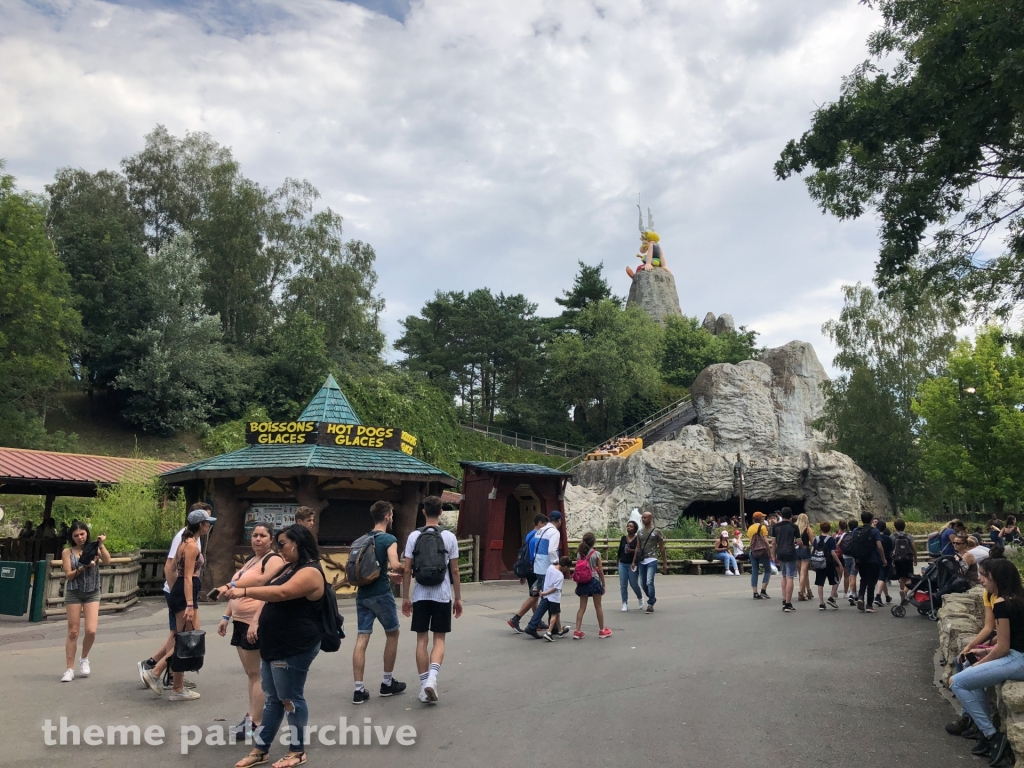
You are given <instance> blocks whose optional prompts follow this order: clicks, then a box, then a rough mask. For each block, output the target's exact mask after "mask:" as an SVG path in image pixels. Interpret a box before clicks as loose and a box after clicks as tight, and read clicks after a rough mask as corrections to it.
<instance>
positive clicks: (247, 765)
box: [235, 749, 267, 768]
mask: <svg viewBox="0 0 1024 768" xmlns="http://www.w3.org/2000/svg"><path fill="white" fill-rule="evenodd" d="M265 762H267V753H266V752H260V751H259V750H258V749H254V750H253V751H252V752H250V753H249V754H248V755H246V756H245V757H243V758H242V759H241V760H239V761H238V762H237V763H235V768H252V766H254V765H263V764H264V763H265Z"/></svg>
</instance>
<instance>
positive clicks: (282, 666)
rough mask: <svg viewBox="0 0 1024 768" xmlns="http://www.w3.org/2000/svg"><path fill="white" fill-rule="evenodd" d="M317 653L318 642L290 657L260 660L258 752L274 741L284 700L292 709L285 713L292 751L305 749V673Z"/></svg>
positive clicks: (307, 716)
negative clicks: (261, 703) (264, 698)
mask: <svg viewBox="0 0 1024 768" xmlns="http://www.w3.org/2000/svg"><path fill="white" fill-rule="evenodd" d="M318 653H320V643H316V644H315V645H313V647H312V648H310V649H309V650H308V651H303V652H302V653H299V654H296V655H295V656H289V657H288V658H287V659H281V660H280V661H266V660H264V661H261V662H260V679H261V681H262V683H263V695H264V697H266V703H265V704H264V705H263V720H262V721H261V724H260V727H259V729H257V731H256V748H257V749H258V750H260V751H261V752H269V751H270V745H271V744H273V743H274V739H275V738H276V736H277V729H278V728H280V727H281V720H282V719H283V718H284V716H285V714H286V711H285V708H284V702H285V701H290V702H291V703H292V711H291V712H287V715H288V728H289V729H290V730H291V745H290V746H289V750H290V751H292V752H305V751H306V741H305V739H306V723H308V722H309V710H308V709H307V708H306V698H305V693H304V688H305V687H306V674H307V673H308V672H309V666H310V664H312V663H313V659H315V658H316V655H317V654H318Z"/></svg>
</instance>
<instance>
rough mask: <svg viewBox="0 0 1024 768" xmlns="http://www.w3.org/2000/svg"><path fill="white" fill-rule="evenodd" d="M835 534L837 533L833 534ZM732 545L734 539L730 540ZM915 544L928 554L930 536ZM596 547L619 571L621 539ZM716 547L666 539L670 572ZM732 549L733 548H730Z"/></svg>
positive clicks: (574, 543)
mask: <svg viewBox="0 0 1024 768" xmlns="http://www.w3.org/2000/svg"><path fill="white" fill-rule="evenodd" d="M832 535H835V534H832ZM729 542H730V546H731V544H732V539H731V538H730V540H729ZM743 544H744V547H746V548H748V549H749V547H750V543H749V542H748V541H747V540H746V537H744V539H743ZM914 544H915V546H916V547H917V554H918V556H919V557H922V558H923V557H927V556H928V537H927V536H915V537H914ZM579 545H580V539H569V540H568V546H569V556H570V557H572V558H573V559H575V558H576V551H577V549H578V548H579ZM594 548H595V549H596V550H597V551H598V552H600V553H601V564H602V569H603V570H604V572H605V574H615V573H618V571H619V563H618V556H619V539H618V538H608V537H605V538H602V539H597V540H596V541H595V543H594ZM714 548H715V539H665V553H666V554H667V555H668V558H667V559H668V570H669V573H687V572H688V569H687V564H688V563H689V562H691V561H693V560H703V559H704V553H705V552H706V551H707V550H709V549H714ZM730 551H731V550H730ZM658 568H659V572H660V569H661V554H660V553H659V554H658Z"/></svg>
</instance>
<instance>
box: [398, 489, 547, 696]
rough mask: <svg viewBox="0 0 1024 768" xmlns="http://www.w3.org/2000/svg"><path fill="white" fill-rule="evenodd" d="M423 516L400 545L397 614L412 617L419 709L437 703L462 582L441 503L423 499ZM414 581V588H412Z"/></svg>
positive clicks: (454, 543) (456, 548)
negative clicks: (402, 567)
mask: <svg viewBox="0 0 1024 768" xmlns="http://www.w3.org/2000/svg"><path fill="white" fill-rule="evenodd" d="M423 516H424V518H425V521H426V525H424V526H423V527H422V528H419V529H417V530H415V531H413V532H412V533H411V534H409V539H408V541H406V542H405V575H404V577H403V579H402V595H403V599H402V615H404V616H412V631H413V632H415V633H416V669H417V671H418V672H419V675H420V696H419V699H420V701H422V702H423V703H424V704H434V703H436V702H437V699H438V695H437V676H438V674H439V673H440V672H441V662H442V661H444V645H445V637H446V635H447V634H448V633H449V632H451V629H452V614H453V613H454V614H455V618H459V617H460V616H462V582H461V581H460V579H459V541H458V539H456V538H455V534H453V533H451V532H450V531H445V530H443V529H442V528H441V526H440V522H441V499H440V498H438V497H437V496H427V498H425V499H424V500H423ZM537 535H540V534H537ZM556 556H557V553H556ZM414 578H415V580H416V583H415V585H413V584H412V580H413V579H414ZM453 595H454V604H453V602H452V597H453ZM430 632H433V633H434V644H433V647H432V648H430V649H429V651H428V648H427V646H428V642H429V639H430V637H429V633H430Z"/></svg>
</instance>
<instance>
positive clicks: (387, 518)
mask: <svg viewBox="0 0 1024 768" xmlns="http://www.w3.org/2000/svg"><path fill="white" fill-rule="evenodd" d="M370 516H371V517H372V518H373V542H374V550H375V552H374V554H375V555H376V557H377V562H378V563H379V564H380V576H378V577H377V580H376V581H375V582H373V583H372V584H367V585H365V586H362V587H359V589H358V590H357V591H356V623H357V625H358V634H357V635H356V643H355V647H354V648H353V649H352V676H353V677H354V678H355V692H354V693H353V694H352V703H353V704H362V703H363V702H364V701H366V700H367V699H368V698H370V692H369V691H368V690H366V687H365V686H364V685H363V671H364V670H365V669H366V647H367V646H368V645H369V644H370V635H371V634H373V624H374V621H379V622H380V625H381V628H382V629H383V630H384V638H385V640H384V680H383V682H381V684H380V695H381V696H395V695H397V694H400V693H402V692H403V691H405V683H400V682H398V681H397V680H395V679H394V676H393V674H392V673H393V672H394V670H395V658H396V657H397V656H398V606H397V605H395V596H394V593H393V592H392V591H391V579H390V578H389V572H390V573H398V572H399V571H401V570H402V562H401V561H400V560H399V559H398V539H396V538H395V537H394V536H393V535H392V534H390V533H388V528H390V527H391V524H392V523H393V522H394V517H395V513H394V509H393V508H392V506H391V502H389V501H377V502H374V504H373V506H372V507H370Z"/></svg>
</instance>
